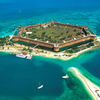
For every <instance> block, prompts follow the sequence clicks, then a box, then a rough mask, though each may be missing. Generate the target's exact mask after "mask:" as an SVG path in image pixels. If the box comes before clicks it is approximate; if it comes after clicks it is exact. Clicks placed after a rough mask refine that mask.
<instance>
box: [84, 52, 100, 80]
mask: <svg viewBox="0 0 100 100" xmlns="http://www.w3.org/2000/svg"><path fill="white" fill-rule="evenodd" d="M82 66H84V68H85V69H86V70H88V71H89V72H90V73H92V74H93V75H94V76H96V77H98V78H99V79H100V52H98V53H97V54H95V56H94V57H93V58H92V59H89V60H87V61H86V62H85V63H83V64H82Z"/></svg>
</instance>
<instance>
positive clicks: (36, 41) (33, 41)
mask: <svg viewBox="0 0 100 100" xmlns="http://www.w3.org/2000/svg"><path fill="white" fill-rule="evenodd" d="M12 40H13V41H15V42H17V41H21V42H26V43H31V44H35V45H37V44H39V46H43V47H47V48H51V49H52V48H53V47H54V45H53V44H51V43H45V42H41V41H38V40H32V39H26V38H21V37H17V36H16V37H13V39H12Z"/></svg>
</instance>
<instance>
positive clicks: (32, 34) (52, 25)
mask: <svg viewBox="0 0 100 100" xmlns="http://www.w3.org/2000/svg"><path fill="white" fill-rule="evenodd" d="M88 40H92V41H94V40H96V35H95V33H94V32H93V31H92V30H91V29H90V28H89V27H88V26H79V25H72V24H65V23H59V22H55V21H51V22H49V23H43V24H37V25H30V26H19V28H18V29H17V34H16V35H15V34H14V35H13V38H12V41H14V42H18V41H20V42H24V43H26V44H27V43H30V44H33V45H39V46H41V47H44V48H47V49H51V50H53V51H60V49H61V48H64V47H67V46H71V45H74V44H77V43H82V42H84V41H88Z"/></svg>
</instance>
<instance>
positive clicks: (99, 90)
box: [69, 67, 100, 100]
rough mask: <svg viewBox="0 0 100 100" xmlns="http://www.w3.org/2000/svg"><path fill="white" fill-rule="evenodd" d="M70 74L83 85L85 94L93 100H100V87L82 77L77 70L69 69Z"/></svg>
mask: <svg viewBox="0 0 100 100" xmlns="http://www.w3.org/2000/svg"><path fill="white" fill-rule="evenodd" d="M69 71H70V72H72V73H73V74H74V75H75V76H76V77H77V78H78V79H79V80H80V81H81V82H82V84H83V85H84V87H85V89H86V90H87V92H88V93H89V94H90V95H91V97H92V98H93V100H100V87H99V86H97V85H96V84H94V83H93V82H91V81H90V80H89V79H87V78H86V77H85V76H83V75H82V74H81V73H80V71H79V70H78V69H77V68H74V67H72V68H70V69H69Z"/></svg>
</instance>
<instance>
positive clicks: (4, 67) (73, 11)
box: [0, 0, 100, 100]
mask: <svg viewBox="0 0 100 100" xmlns="http://www.w3.org/2000/svg"><path fill="white" fill-rule="evenodd" d="M29 1H30V2H27V0H24V4H23V0H21V1H20V0H17V1H16V0H1V1H0V37H2V36H6V35H12V34H13V32H14V30H15V28H18V26H19V25H22V26H26V25H31V24H39V23H43V22H49V21H52V20H55V21H57V22H62V23H70V24H77V25H88V26H89V27H90V28H91V29H92V30H93V31H94V32H95V33H96V34H97V35H98V36H99V35H100V7H99V8H98V7H97V6H98V5H99V3H100V2H99V0H96V1H97V2H98V3H96V5H95V9H94V8H93V7H94V6H93V7H92V6H91V7H90V8H88V4H90V1H89V3H88V2H87V0H85V1H86V2H87V5H86V4H84V3H83V2H82V4H81V3H80V1H79V3H80V4H79V5H80V6H83V5H85V6H87V7H83V8H82V7H79V8H80V9H79V8H75V6H74V7H73V4H72V2H69V3H70V4H71V6H70V8H67V7H65V6H66V5H65V4H64V2H61V3H59V4H57V3H56V2H54V0H53V1H52V0H50V1H49V0H48V2H49V3H47V2H46V1H45V0H44V1H45V2H43V1H42V2H43V5H42V4H39V5H35V4H36V2H37V1H33V0H29ZM51 1H52V2H53V4H52V2H51ZM42 2H41V3H42ZM57 2H59V1H57ZM91 2H92V3H93V0H91ZM55 3H56V7H55ZM69 3H68V4H67V3H66V4H67V6H68V7H69ZM74 3H75V2H74ZM37 4H38V3H37ZM75 4H76V3H75ZM75 4H74V5H75ZM93 4H94V3H93ZM93 4H92V5H93ZM22 5H23V6H22ZM51 5H52V6H51ZM36 6H37V7H36ZM38 6H39V7H40V8H39V7H38ZM59 7H61V8H60V9H59ZM63 7H64V8H63ZM99 57H100V50H99V49H98V50H92V51H88V52H86V53H83V54H81V55H80V56H78V57H76V58H73V59H71V60H68V61H63V60H58V59H49V58H44V57H38V56H35V57H34V58H33V59H32V60H26V59H21V58H16V57H15V55H11V54H7V53H0V100H86V98H85V97H86V93H85V92H84V93H83V89H82V87H80V88H78V87H79V85H75V81H74V82H69V81H68V80H67V81H65V80H62V79H61V76H62V75H64V74H65V73H66V71H67V69H68V68H70V67H73V66H74V67H77V68H78V69H80V71H81V72H82V73H83V74H84V75H85V76H87V77H88V78H89V79H91V80H92V81H93V82H95V83H96V84H98V85H100V72H99V70H100V68H99V66H100V64H99V62H100V60H99ZM67 83H70V84H69V85H68V84H67ZM39 84H44V88H43V89H41V90H39V91H38V90H37V87H38V86H39ZM76 88H78V89H76ZM87 100H91V99H90V98H87Z"/></svg>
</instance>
